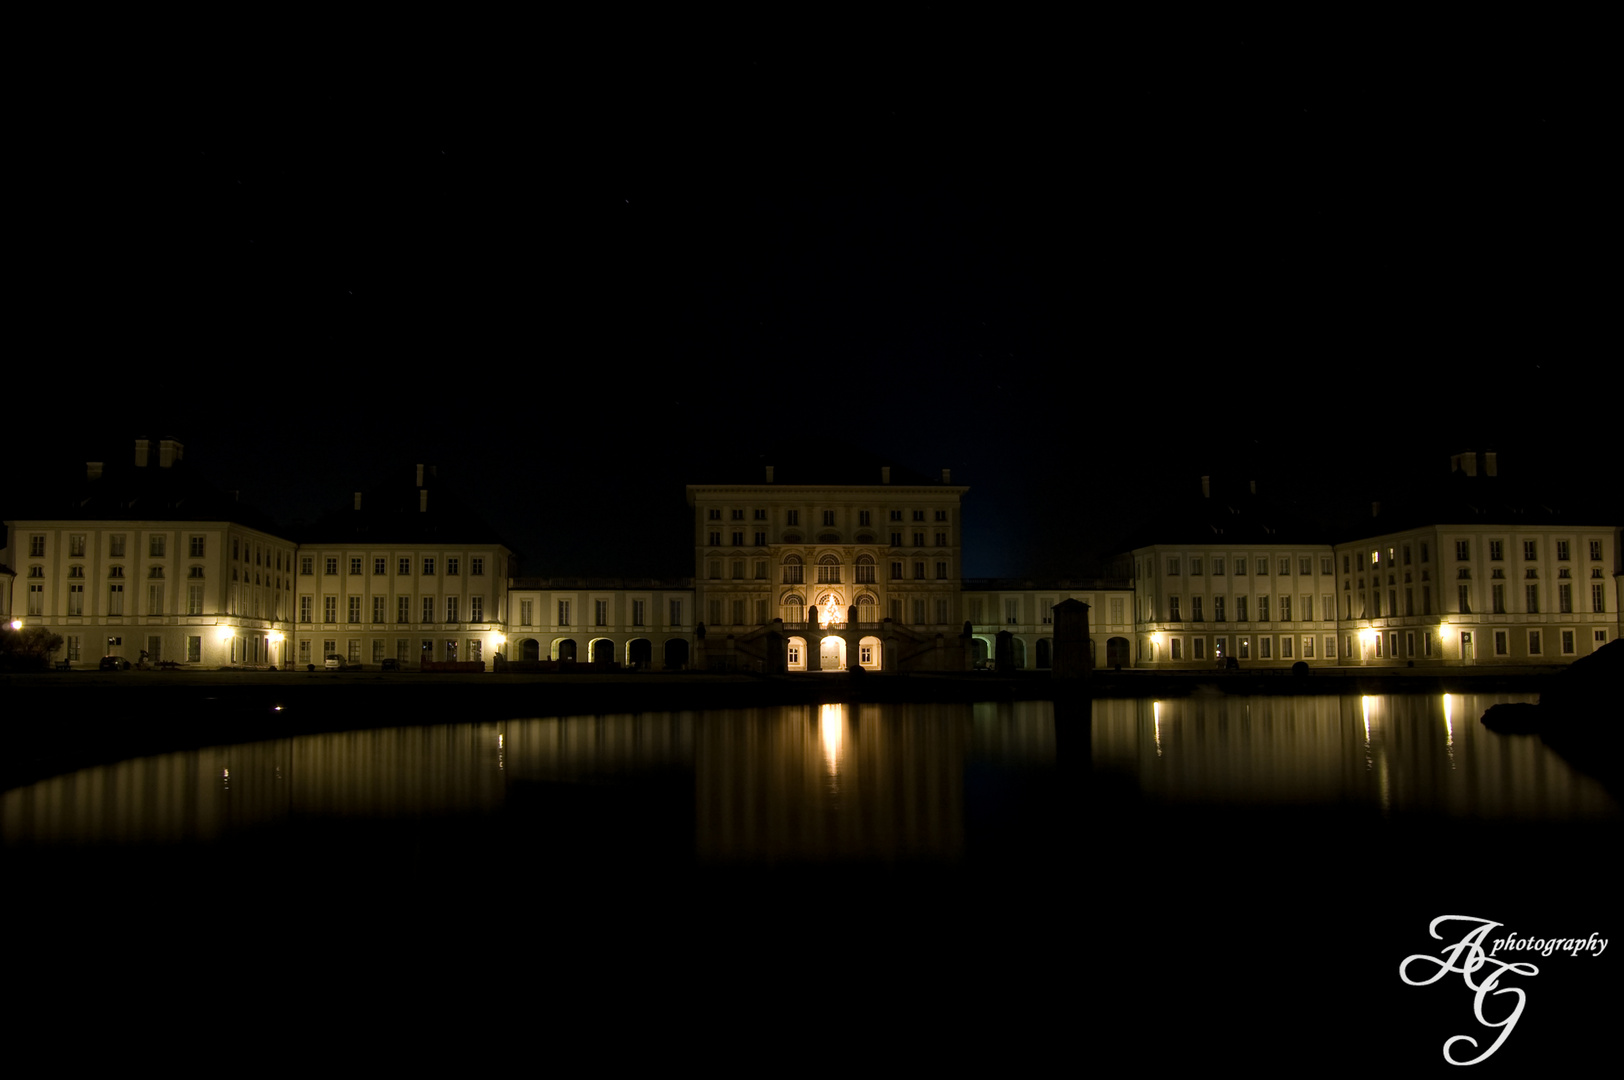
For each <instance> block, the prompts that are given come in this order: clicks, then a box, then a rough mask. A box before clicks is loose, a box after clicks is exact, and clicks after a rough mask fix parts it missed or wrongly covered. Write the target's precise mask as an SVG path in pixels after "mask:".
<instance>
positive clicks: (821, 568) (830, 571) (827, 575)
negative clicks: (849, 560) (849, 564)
mask: <svg viewBox="0 0 1624 1080" xmlns="http://www.w3.org/2000/svg"><path fill="white" fill-rule="evenodd" d="M818 584H819V585H839V584H840V560H839V559H837V558H835V557H834V556H833V555H825V556H823V557H822V558H820V559H819V560H818Z"/></svg>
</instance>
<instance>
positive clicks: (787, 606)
mask: <svg viewBox="0 0 1624 1080" xmlns="http://www.w3.org/2000/svg"><path fill="white" fill-rule="evenodd" d="M778 617H779V618H780V619H783V620H784V621H785V622H787V623H803V622H805V621H806V600H805V598H803V597H802V596H801V595H800V594H799V593H790V594H789V595H788V596H786V597H784V600H783V602H782V603H781V604H780V605H779V615H778Z"/></svg>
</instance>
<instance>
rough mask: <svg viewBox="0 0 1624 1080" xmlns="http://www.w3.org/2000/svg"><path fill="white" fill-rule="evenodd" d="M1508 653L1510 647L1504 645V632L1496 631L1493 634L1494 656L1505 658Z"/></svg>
mask: <svg viewBox="0 0 1624 1080" xmlns="http://www.w3.org/2000/svg"><path fill="white" fill-rule="evenodd" d="M1510 652H1511V649H1510V646H1508V645H1507V643H1506V632H1505V631H1504V630H1496V631H1495V632H1494V655H1496V656H1506V655H1508V654H1509V653H1510Z"/></svg>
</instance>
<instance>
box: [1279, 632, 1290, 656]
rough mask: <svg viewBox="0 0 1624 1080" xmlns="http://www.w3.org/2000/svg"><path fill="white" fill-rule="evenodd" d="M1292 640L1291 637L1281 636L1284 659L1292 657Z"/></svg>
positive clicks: (1281, 649) (1281, 651) (1281, 653)
mask: <svg viewBox="0 0 1624 1080" xmlns="http://www.w3.org/2000/svg"><path fill="white" fill-rule="evenodd" d="M1291 642H1292V639H1291V638H1289V637H1281V639H1280V659H1282V660H1290V659H1291Z"/></svg>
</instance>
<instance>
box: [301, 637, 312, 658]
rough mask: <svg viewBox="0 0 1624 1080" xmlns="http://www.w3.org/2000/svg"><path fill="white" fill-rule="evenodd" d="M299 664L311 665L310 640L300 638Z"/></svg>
mask: <svg viewBox="0 0 1624 1080" xmlns="http://www.w3.org/2000/svg"><path fill="white" fill-rule="evenodd" d="M299 663H301V664H309V663H310V639H309V638H300V639H299Z"/></svg>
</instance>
